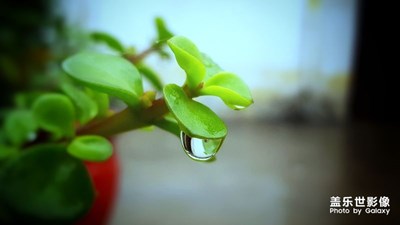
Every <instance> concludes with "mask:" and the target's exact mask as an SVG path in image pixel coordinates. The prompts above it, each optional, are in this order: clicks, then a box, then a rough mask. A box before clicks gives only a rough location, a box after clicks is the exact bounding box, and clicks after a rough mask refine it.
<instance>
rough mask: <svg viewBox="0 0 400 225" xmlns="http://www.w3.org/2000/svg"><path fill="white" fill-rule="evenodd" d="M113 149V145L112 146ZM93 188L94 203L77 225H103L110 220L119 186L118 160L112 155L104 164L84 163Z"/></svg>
mask: <svg viewBox="0 0 400 225" xmlns="http://www.w3.org/2000/svg"><path fill="white" fill-rule="evenodd" d="M114 147H115V145H114ZM85 165H86V168H87V170H88V171H89V174H90V175H91V177H92V180H93V184H94V188H95V192H96V193H95V194H96V197H95V201H94V203H93V206H92V208H91V209H90V211H89V212H88V213H87V215H85V216H84V217H83V218H82V219H81V220H79V221H78V223H76V224H77V225H92V224H96V225H105V224H107V223H108V221H109V219H110V215H111V213H112V209H113V207H114V203H115V199H116V197H117V193H118V186H119V185H118V184H119V160H118V156H117V155H116V153H115V152H114V154H113V155H112V156H111V157H110V158H109V159H108V160H107V161H105V162H85Z"/></svg>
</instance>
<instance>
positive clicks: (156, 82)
mask: <svg viewBox="0 0 400 225" xmlns="http://www.w3.org/2000/svg"><path fill="white" fill-rule="evenodd" d="M137 69H138V70H139V72H140V73H141V74H142V75H143V76H144V77H146V78H147V80H149V81H150V83H151V84H152V85H153V86H154V87H155V88H156V89H157V90H159V91H162V88H163V83H162V82H161V79H160V77H159V76H158V75H157V73H156V72H154V71H153V70H152V69H151V68H150V67H148V66H146V65H144V64H143V63H141V64H139V65H137Z"/></svg>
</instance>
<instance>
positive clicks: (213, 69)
mask: <svg viewBox="0 0 400 225" xmlns="http://www.w3.org/2000/svg"><path fill="white" fill-rule="evenodd" d="M202 62H203V64H204V66H205V67H206V76H205V78H204V79H205V80H208V79H209V78H211V77H212V76H214V75H215V74H217V73H219V72H222V69H221V67H219V65H218V64H217V63H215V62H214V61H213V60H212V59H211V58H210V57H208V55H206V54H204V53H202Z"/></svg>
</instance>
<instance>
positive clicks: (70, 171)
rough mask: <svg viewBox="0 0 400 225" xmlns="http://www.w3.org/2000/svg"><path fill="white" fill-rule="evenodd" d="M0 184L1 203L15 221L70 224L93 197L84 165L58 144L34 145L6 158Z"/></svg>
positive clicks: (83, 210)
mask: <svg viewBox="0 0 400 225" xmlns="http://www.w3.org/2000/svg"><path fill="white" fill-rule="evenodd" d="M0 184H1V185H0V206H3V207H4V209H6V210H7V212H6V215H9V217H10V218H12V220H13V222H14V223H15V224H72V223H73V222H74V221H75V220H76V219H77V218H79V217H81V216H82V215H84V214H85V213H86V212H87V211H88V209H89V208H90V207H91V205H92V203H93V200H94V189H93V186H92V183H91V179H90V177H89V174H88V172H87V170H86V167H85V166H84V165H83V163H82V161H81V160H78V159H76V158H74V157H71V156H69V155H68V154H67V153H66V150H65V147H62V146H60V145H41V146H37V147H35V148H31V149H29V150H28V149H27V150H26V151H23V152H22V153H21V154H19V155H18V157H15V158H13V159H11V160H9V161H8V162H7V163H6V164H5V165H4V166H3V167H2V170H1V171H0ZM1 222H2V221H1V218H0V223H1ZM14 223H13V224H14Z"/></svg>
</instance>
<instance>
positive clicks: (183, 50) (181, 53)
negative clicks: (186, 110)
mask: <svg viewBox="0 0 400 225" xmlns="http://www.w3.org/2000/svg"><path fill="white" fill-rule="evenodd" d="M167 43H168V46H169V47H170V48H171V50H172V52H173V53H174V55H175V58H176V61H177V62H178V64H179V66H180V67H181V68H182V69H183V70H184V71H185V72H186V83H187V85H188V86H189V88H191V89H193V90H194V89H196V88H197V87H198V85H199V84H200V83H201V82H202V80H203V78H204V76H205V73H206V69H205V67H204V65H203V63H202V55H201V54H200V52H199V50H198V49H197V47H196V45H195V44H193V43H192V42H191V41H190V40H189V39H187V38H185V37H182V36H175V37H173V38H171V39H169V40H168V42H167Z"/></svg>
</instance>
